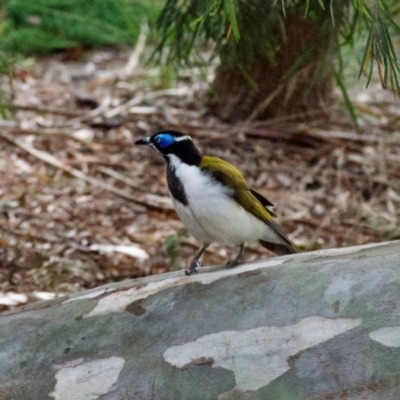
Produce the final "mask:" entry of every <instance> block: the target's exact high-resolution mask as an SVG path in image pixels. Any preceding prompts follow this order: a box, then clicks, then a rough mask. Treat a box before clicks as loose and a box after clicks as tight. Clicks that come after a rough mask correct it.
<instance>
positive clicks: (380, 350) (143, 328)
mask: <svg viewBox="0 0 400 400" xmlns="http://www.w3.org/2000/svg"><path fill="white" fill-rule="evenodd" d="M0 332H1V335H0V350H1V357H0V399H2V400H11V399H14V400H43V399H57V400H72V399H73V400H88V399H90V400H96V399H99V400H100V399H101V400H124V399H126V400H131V399H135V400H141V399H146V400H147V399H160V400H169V399H171V400H176V399H191V400H196V399H199V400H207V399H210V400H211V399H213V400H215V399H219V400H226V399H229V400H230V399H260V400H261V399H271V400H273V399H278V400H281V399H283V400H297V399H298V400H300V399H301V400H310V399H321V400H322V399H324V400H328V399H329V400H333V399H338V400H339V399H341V400H343V399H354V400H356V399H357V400H359V399H370V400H373V399H374V400H375V399H376V400H378V399H379V400H387V399H393V400H398V399H399V398H400V362H399V360H400V242H390V243H382V244H378V245H368V246H362V247H361V246H360V247H352V248H344V249H333V250H326V251H318V252H312V253H303V254H299V255H293V256H284V257H276V258H271V259H268V260H262V261H259V262H255V263H252V264H246V265H242V266H239V267H237V268H233V269H229V270H226V269H222V268H221V267H210V268H203V269H202V270H201V272H200V273H198V274H196V275H195V276H191V277H186V276H184V274H183V271H180V272H176V273H170V274H165V275H159V276H154V277H149V278H145V279H138V280H134V281H127V282H123V283H120V284H113V285H109V286H104V287H100V288H98V289H95V290H91V291H88V292H84V293H81V294H77V295H73V296H69V297H63V298H59V299H56V300H52V301H48V302H41V303H36V304H34V305H30V306H27V307H25V308H23V309H21V310H19V311H18V312H14V313H8V314H2V316H1V317H0Z"/></svg>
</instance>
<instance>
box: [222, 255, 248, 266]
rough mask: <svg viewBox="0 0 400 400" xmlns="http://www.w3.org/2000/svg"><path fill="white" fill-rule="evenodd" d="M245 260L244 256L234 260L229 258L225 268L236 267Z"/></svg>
mask: <svg viewBox="0 0 400 400" xmlns="http://www.w3.org/2000/svg"><path fill="white" fill-rule="evenodd" d="M243 261H244V257H236V258H235V259H234V260H229V261H228V262H227V263H226V264H225V268H233V267H236V266H237V265H240V264H242V263H243Z"/></svg>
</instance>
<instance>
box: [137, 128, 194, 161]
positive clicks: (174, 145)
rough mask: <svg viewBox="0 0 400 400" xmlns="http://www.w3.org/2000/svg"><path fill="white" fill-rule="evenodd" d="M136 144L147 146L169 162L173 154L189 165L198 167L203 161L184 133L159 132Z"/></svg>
mask: <svg viewBox="0 0 400 400" xmlns="http://www.w3.org/2000/svg"><path fill="white" fill-rule="evenodd" d="M135 144H146V145H148V146H150V147H152V148H153V149H156V150H158V151H159V152H160V153H161V154H162V155H163V156H164V157H165V158H166V159H167V160H168V156H169V155H171V154H172V155H175V156H176V157H178V158H180V159H181V160H182V161H183V162H185V163H187V164H189V165H198V164H199V163H200V161H201V154H200V152H199V151H198V150H197V148H196V146H195V145H194V144H193V142H192V139H191V138H190V136H188V135H186V134H184V133H182V132H177V131H163V132H158V133H156V134H155V135H153V136H148V137H145V138H143V139H140V140H138V141H137V142H135Z"/></svg>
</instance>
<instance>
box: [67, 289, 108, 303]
mask: <svg viewBox="0 0 400 400" xmlns="http://www.w3.org/2000/svg"><path fill="white" fill-rule="evenodd" d="M114 290H115V289H95V290H90V291H88V292H85V293H83V294H80V295H78V296H74V297H72V298H70V299H68V300H65V301H63V303H62V304H66V303H70V302H71V301H76V300H84V299H93V298H95V297H98V296H101V295H102V294H104V293H107V292H112V291H114Z"/></svg>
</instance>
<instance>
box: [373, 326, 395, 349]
mask: <svg viewBox="0 0 400 400" xmlns="http://www.w3.org/2000/svg"><path fill="white" fill-rule="evenodd" d="M368 336H369V337H370V339H372V340H374V341H375V342H378V343H380V344H383V345H384V346H387V347H400V326H390V327H386V328H380V329H377V330H376V331H373V332H370V333H369V335H368Z"/></svg>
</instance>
